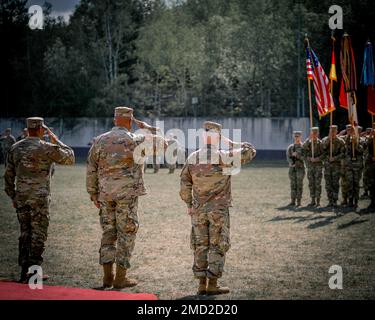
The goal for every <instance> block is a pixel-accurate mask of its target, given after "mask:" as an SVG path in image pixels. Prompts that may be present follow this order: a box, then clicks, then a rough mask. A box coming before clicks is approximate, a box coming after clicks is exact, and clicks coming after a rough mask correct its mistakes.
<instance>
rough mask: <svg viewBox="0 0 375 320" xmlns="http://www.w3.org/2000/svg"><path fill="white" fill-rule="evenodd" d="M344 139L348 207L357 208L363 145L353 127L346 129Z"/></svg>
mask: <svg viewBox="0 0 375 320" xmlns="http://www.w3.org/2000/svg"><path fill="white" fill-rule="evenodd" d="M347 131H348V134H347V136H346V137H345V140H344V141H345V147H346V149H345V152H346V154H345V160H344V176H345V183H346V184H347V185H346V186H347V190H346V195H347V196H348V198H349V203H348V205H349V207H354V208H355V209H356V208H358V200H359V186H360V184H359V182H360V174H361V171H362V170H363V144H362V143H360V141H359V137H357V136H356V134H355V130H354V128H353V126H350V127H348V130H347Z"/></svg>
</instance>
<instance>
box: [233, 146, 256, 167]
mask: <svg viewBox="0 0 375 320" xmlns="http://www.w3.org/2000/svg"><path fill="white" fill-rule="evenodd" d="M230 147H231V148H234V149H233V150H230V151H229V153H228V152H227V153H228V154H227V156H236V155H238V154H240V156H241V164H247V163H249V162H250V161H251V160H253V159H254V158H255V156H256V153H257V152H256V150H255V148H254V146H253V145H252V144H251V143H249V142H242V143H236V142H232V143H231V144H230Z"/></svg>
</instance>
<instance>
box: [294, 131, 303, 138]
mask: <svg viewBox="0 0 375 320" xmlns="http://www.w3.org/2000/svg"><path fill="white" fill-rule="evenodd" d="M293 135H294V136H295V137H300V136H302V131H293Z"/></svg>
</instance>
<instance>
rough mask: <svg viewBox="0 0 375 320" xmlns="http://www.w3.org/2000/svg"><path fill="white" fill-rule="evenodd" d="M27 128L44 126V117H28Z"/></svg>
mask: <svg viewBox="0 0 375 320" xmlns="http://www.w3.org/2000/svg"><path fill="white" fill-rule="evenodd" d="M26 125H27V129H38V128H44V119H43V118H39V117H31V118H27V119H26Z"/></svg>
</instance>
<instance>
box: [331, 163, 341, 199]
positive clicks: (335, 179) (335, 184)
mask: <svg viewBox="0 0 375 320" xmlns="http://www.w3.org/2000/svg"><path fill="white" fill-rule="evenodd" d="M331 170H332V171H331V172H332V173H331V177H332V180H331V181H332V185H331V187H332V200H333V201H334V202H337V201H338V200H339V192H340V177H341V168H340V167H339V166H333V167H332V169H331Z"/></svg>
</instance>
